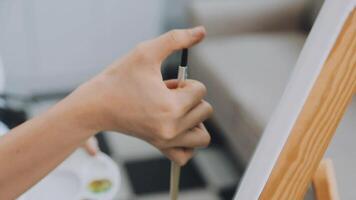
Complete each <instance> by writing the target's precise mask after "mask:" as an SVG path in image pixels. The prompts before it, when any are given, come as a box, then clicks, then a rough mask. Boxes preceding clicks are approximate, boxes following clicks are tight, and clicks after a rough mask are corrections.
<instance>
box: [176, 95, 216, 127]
mask: <svg viewBox="0 0 356 200" xmlns="http://www.w3.org/2000/svg"><path fill="white" fill-rule="evenodd" d="M212 114H213V107H212V106H211V105H210V104H209V103H208V102H206V101H204V100H202V101H201V102H200V104H199V105H197V106H196V107H194V108H193V109H192V110H190V111H189V112H188V113H187V114H186V116H184V117H183V118H182V119H181V122H180V126H179V127H181V128H182V129H185V130H187V129H191V128H192V127H195V126H197V124H200V123H201V122H203V121H205V120H206V119H208V118H209V117H210V116H211V115H212ZM180 131H184V130H180Z"/></svg>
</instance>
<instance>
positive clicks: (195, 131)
mask: <svg viewBox="0 0 356 200" xmlns="http://www.w3.org/2000/svg"><path fill="white" fill-rule="evenodd" d="M210 140H211V137H210V134H209V133H208V131H207V130H206V129H205V127H204V125H203V124H202V123H201V124H200V125H199V126H196V127H194V128H192V129H190V130H189V131H187V132H185V133H183V134H180V135H178V136H177V137H176V138H175V139H173V140H172V141H171V142H169V144H168V145H169V146H171V147H184V148H198V147H207V146H208V145H209V143H210Z"/></svg>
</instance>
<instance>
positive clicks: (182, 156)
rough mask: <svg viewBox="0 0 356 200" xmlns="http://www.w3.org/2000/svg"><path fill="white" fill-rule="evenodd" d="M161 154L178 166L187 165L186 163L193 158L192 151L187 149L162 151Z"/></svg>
mask: <svg viewBox="0 0 356 200" xmlns="http://www.w3.org/2000/svg"><path fill="white" fill-rule="evenodd" d="M162 153H164V154H165V155H166V156H167V157H168V158H169V159H170V160H171V161H173V162H175V163H177V164H178V165H179V166H183V165H185V164H187V162H188V161H189V160H190V159H191V158H192V157H193V156H194V150H193V149H187V148H169V149H165V150H163V151H162Z"/></svg>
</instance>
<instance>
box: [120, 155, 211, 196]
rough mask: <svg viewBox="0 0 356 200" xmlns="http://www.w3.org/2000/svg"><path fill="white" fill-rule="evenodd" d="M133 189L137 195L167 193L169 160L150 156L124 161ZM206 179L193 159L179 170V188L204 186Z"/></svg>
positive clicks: (186, 188)
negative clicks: (144, 158) (150, 157)
mask: <svg viewBox="0 0 356 200" xmlns="http://www.w3.org/2000/svg"><path fill="white" fill-rule="evenodd" d="M124 166H125V168H126V170H127V174H128V176H129V179H130V182H131V185H132V188H133V191H134V193H135V194H137V195H145V194H152V193H168V191H169V178H170V177H169V176H170V161H169V160H168V159H166V158H152V159H146V160H137V161H130V162H127V163H125V165H124ZM205 187H206V181H205V180H204V179H203V176H202V175H201V174H200V172H199V171H198V168H197V166H196V165H195V164H194V160H193V161H190V162H189V163H188V164H187V165H186V166H184V168H182V171H181V177H180V189H181V190H182V191H184V190H188V189H196V188H205Z"/></svg>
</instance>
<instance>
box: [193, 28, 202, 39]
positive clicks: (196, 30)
mask: <svg viewBox="0 0 356 200" xmlns="http://www.w3.org/2000/svg"><path fill="white" fill-rule="evenodd" d="M192 35H193V36H194V37H201V36H203V35H205V28H204V27H203V26H197V27H195V28H193V29H192Z"/></svg>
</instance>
